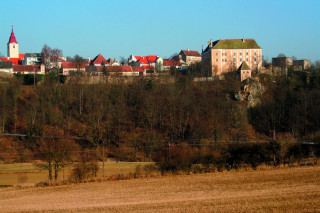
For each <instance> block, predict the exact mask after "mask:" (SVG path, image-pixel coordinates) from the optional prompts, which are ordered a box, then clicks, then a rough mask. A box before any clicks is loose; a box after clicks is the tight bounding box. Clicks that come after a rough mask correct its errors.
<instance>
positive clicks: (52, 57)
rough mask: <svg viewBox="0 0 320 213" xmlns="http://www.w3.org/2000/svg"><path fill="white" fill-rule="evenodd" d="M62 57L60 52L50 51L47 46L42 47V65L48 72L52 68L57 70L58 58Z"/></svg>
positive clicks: (57, 50) (56, 49)
mask: <svg viewBox="0 0 320 213" xmlns="http://www.w3.org/2000/svg"><path fill="white" fill-rule="evenodd" d="M61 56H62V50H60V49H58V48H55V49H51V47H49V46H48V45H46V44H45V45H43V47H42V50H41V58H42V63H43V64H44V66H45V67H46V70H49V69H51V68H53V67H55V68H58V62H59V58H60V57H61Z"/></svg>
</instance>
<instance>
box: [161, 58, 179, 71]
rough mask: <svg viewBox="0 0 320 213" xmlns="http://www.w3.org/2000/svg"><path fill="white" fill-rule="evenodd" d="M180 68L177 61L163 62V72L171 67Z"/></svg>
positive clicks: (165, 60) (166, 60)
mask: <svg viewBox="0 0 320 213" xmlns="http://www.w3.org/2000/svg"><path fill="white" fill-rule="evenodd" d="M180 66H181V63H180V62H179V61H171V60H168V59H164V60H163V69H164V70H170V68H171V67H175V68H176V69H178V68H179V67H180Z"/></svg>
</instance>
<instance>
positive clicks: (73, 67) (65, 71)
mask: <svg viewBox="0 0 320 213" xmlns="http://www.w3.org/2000/svg"><path fill="white" fill-rule="evenodd" d="M61 69H62V75H71V74H72V73H74V72H76V71H82V72H84V71H85V64H84V63H77V62H69V61H65V62H62V63H61Z"/></svg>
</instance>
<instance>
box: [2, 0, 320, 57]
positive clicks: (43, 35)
mask: <svg viewBox="0 0 320 213" xmlns="http://www.w3.org/2000/svg"><path fill="white" fill-rule="evenodd" d="M319 11H320V1H319V0H304V1H298V0H291V1H289V0H242V1H236V0H235V1H231V0H224V1H214V0H194V1H192V0H162V1H152V0H136V1H129V0H128V1H126V0H113V1H107V0H90V1H82V0H52V1H49V0H46V1H43V0H10V1H1V19H0V26H1V34H0V53H2V55H5V56H6V55H7V51H6V47H7V42H8V40H9V36H10V32H11V23H13V24H14V32H15V35H16V38H17V41H18V42H19V44H20V52H22V53H25V52H40V51H41V48H42V46H43V45H44V44H47V45H49V46H50V47H52V48H59V49H62V50H63V54H64V56H74V55H75V54H79V55H81V56H83V57H86V58H87V57H91V58H93V57H95V56H96V55H97V54H99V53H101V54H103V55H104V56H105V57H106V58H109V57H111V58H119V57H120V56H124V57H126V58H127V57H129V55H130V54H134V55H160V56H161V57H163V58H165V57H169V56H171V55H172V54H173V53H178V52H179V51H180V50H181V49H188V48H189V49H192V50H197V51H199V52H200V51H201V45H204V46H206V44H207V41H209V40H210V39H213V40H217V39H229V38H254V39H256V41H257V42H258V44H259V45H260V46H261V47H262V48H263V54H264V55H265V56H266V57H268V58H269V59H271V58H272V57H275V56H277V55H278V54H279V53H284V54H285V55H286V56H289V57H291V56H296V57H297V58H307V59H311V60H312V61H315V60H319V59H320V15H319V14H320V13H319Z"/></svg>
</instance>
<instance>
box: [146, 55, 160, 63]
mask: <svg viewBox="0 0 320 213" xmlns="http://www.w3.org/2000/svg"><path fill="white" fill-rule="evenodd" d="M157 58H158V56H156V55H148V56H147V60H148V62H149V63H155V62H156V60H157Z"/></svg>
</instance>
